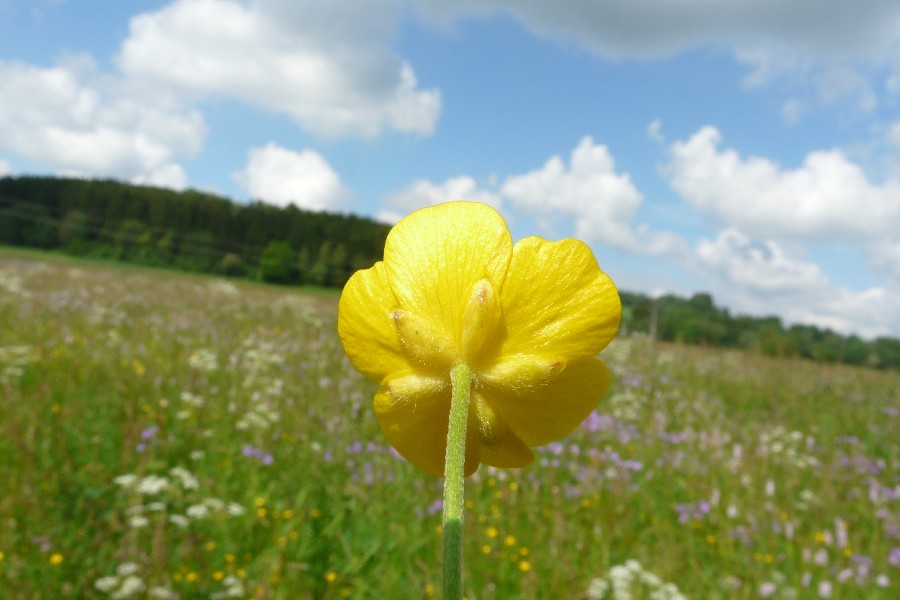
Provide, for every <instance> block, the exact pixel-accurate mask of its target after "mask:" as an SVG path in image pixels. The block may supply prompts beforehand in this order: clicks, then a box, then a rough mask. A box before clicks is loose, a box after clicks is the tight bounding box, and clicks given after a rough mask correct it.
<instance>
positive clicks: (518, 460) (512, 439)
mask: <svg viewBox="0 0 900 600" xmlns="http://www.w3.org/2000/svg"><path fill="white" fill-rule="evenodd" d="M481 462H483V463H484V464H486V465H491V466H492V467H500V468H502V469H519V468H522V467H527V466H528V465H530V464H531V463H533V462H534V452H532V451H531V448H529V447H528V446H526V445H525V442H523V441H522V440H520V439H519V436H517V435H516V434H514V433H513V432H512V431H507V432H506V435H505V436H504V437H503V439H502V440H501V441H500V443H498V444H495V445H493V446H488V445H485V444H482V446H481Z"/></svg>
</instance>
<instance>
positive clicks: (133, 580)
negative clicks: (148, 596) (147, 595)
mask: <svg viewBox="0 0 900 600" xmlns="http://www.w3.org/2000/svg"><path fill="white" fill-rule="evenodd" d="M144 587H145V586H144V580H143V579H141V578H140V577H138V576H137V575H129V576H128V577H126V578H125V579H123V580H122V583H121V585H120V586H119V589H118V590H116V591H115V593H113V595H112V596H111V597H112V598H113V600H120V599H122V598H130V597H132V596H134V595H136V594H140V593H141V592H143V591H144Z"/></svg>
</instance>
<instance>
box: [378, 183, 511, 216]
mask: <svg viewBox="0 0 900 600" xmlns="http://www.w3.org/2000/svg"><path fill="white" fill-rule="evenodd" d="M451 200H471V201H472V202H482V203H484V204H488V205H490V206H493V207H494V208H498V209H499V208H500V206H501V198H500V196H499V195H498V194H497V193H496V192H494V191H491V190H488V189H487V188H485V187H483V186H481V185H479V183H478V182H477V181H475V179H473V178H472V177H469V176H468V175H461V176H459V177H451V178H450V179H447V180H445V181H443V182H442V183H434V182H432V181H429V180H427V179H420V180H418V181H415V182H413V183H412V184H410V185H408V186H407V187H405V188H403V189H402V190H399V191H398V192H395V193H393V194H391V195H389V196H388V197H387V198H386V199H385V206H386V209H385V210H382V211H380V212H379V213H378V214H377V215H376V218H377V219H378V220H379V221H382V222H385V223H396V222H397V221H399V220H400V219H401V217H403V215H405V214H406V213H409V212H411V211H413V210H416V209H418V208H423V207H425V206H433V205H435V204H440V203H441V202H448V201H451Z"/></svg>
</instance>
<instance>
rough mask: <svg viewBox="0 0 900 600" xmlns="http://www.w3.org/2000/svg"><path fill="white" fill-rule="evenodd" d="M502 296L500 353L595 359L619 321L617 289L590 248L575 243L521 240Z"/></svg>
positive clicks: (510, 266)
mask: <svg viewBox="0 0 900 600" xmlns="http://www.w3.org/2000/svg"><path fill="white" fill-rule="evenodd" d="M500 296H501V301H502V306H503V317H504V320H505V323H506V334H507V337H506V339H505V340H504V342H503V349H502V351H501V352H502V354H503V355H508V354H546V355H552V356H562V357H567V358H568V357H574V356H594V355H596V354H597V353H598V352H600V351H601V350H602V349H603V348H604V347H606V345H607V344H608V343H609V342H610V340H612V338H613V337H614V336H615V335H616V332H617V331H618V330H619V321H620V320H621V318H622V304H621V301H620V300H619V293H618V291H617V290H616V286H615V285H614V284H613V282H612V280H610V278H609V277H607V276H606V274H605V273H603V271H601V270H600V267H599V266H598V265H597V260H596V259H595V258H594V254H593V253H592V252H591V249H590V248H588V246H587V245H586V244H584V243H583V242H580V241H578V240H573V239H565V240H561V241H559V242H548V241H547V240H544V239H542V238H539V237H529V238H525V239H523V240H521V241H519V242H518V243H517V244H516V246H515V248H514V249H513V257H512V261H511V262H510V265H509V271H508V272H507V276H506V283H505V284H504V286H503V289H502V291H501V293H500Z"/></svg>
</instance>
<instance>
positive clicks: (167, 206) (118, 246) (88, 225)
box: [0, 176, 900, 369]
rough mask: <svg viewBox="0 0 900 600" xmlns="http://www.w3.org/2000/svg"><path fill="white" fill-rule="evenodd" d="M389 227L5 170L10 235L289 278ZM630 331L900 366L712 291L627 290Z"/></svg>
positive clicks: (870, 346)
mask: <svg viewBox="0 0 900 600" xmlns="http://www.w3.org/2000/svg"><path fill="white" fill-rule="evenodd" d="M389 229H390V228H389V226H388V225H385V224H383V223H378V222H375V221H373V220H371V219H368V218H364V217H359V216H354V215H348V214H336V213H327V212H313V211H308V210H303V209H300V208H297V207H296V206H294V205H290V206H288V207H278V206H272V205H269V204H265V203H262V202H251V203H249V204H241V203H237V202H234V201H232V200H230V199H228V198H224V197H221V196H216V195H214V194H210V193H207V192H201V191H197V190H186V191H180V192H179V191H173V190H169V189H163V188H156V187H151V186H143V185H133V184H128V183H123V182H120V181H115V180H109V179H105V180H91V179H74V178H61V177H41V176H19V177H3V178H0V244H5V245H9V246H22V247H29V248H37V249H43V250H50V251H56V252H62V253H66V254H70V255H76V256H84V257H89V258H94V259H102V260H115V261H122V262H128V263H134V264H140V265H146V266H152V267H162V268H174V269H179V270H186V271H194V272H202V273H216V274H219V275H224V276H227V277H240V278H251V279H258V280H260V281H264V282H269V283H274V284H281V285H315V286H322V287H332V288H340V287H342V286H343V285H344V283H346V281H347V279H348V278H349V277H350V275H352V274H353V273H354V272H355V271H356V270H358V269H362V268H366V267H369V266H371V265H372V264H373V263H374V262H375V261H377V260H380V259H381V255H382V251H383V248H384V241H385V238H386V237H387V233H388V231H389ZM620 292H621V297H622V304H623V330H624V331H626V332H628V333H643V334H647V335H649V336H651V337H653V338H655V339H661V340H667V341H677V342H682V343H687V344H703V345H710V346H723V347H729V348H741V349H748V350H753V351H757V352H760V353H762V354H766V355H769V356H799V357H803V358H808V359H811V360H815V361H821V362H840V363H847V364H854V365H864V366H869V367H874V368H880V369H884V368H891V369H900V340H898V339H895V338H890V337H879V338H876V339H873V340H866V339H863V338H861V337H859V336H856V335H850V336H845V335H841V334H839V333H837V332H835V331H832V330H829V329H821V328H819V327H816V326H812V325H799V324H794V325H790V326H786V325H785V324H784V323H782V321H781V320H780V319H779V318H777V317H774V316H770V317H754V316H747V315H732V314H731V313H730V312H729V311H728V309H726V308H720V307H717V306H716V305H715V303H714V301H713V298H712V297H711V296H710V295H709V294H707V293H697V294H694V295H693V296H692V297H691V298H681V297H678V296H674V295H666V296H663V297H661V298H656V299H654V298H651V297H649V296H646V295H644V294H639V293H631V292H626V291H620Z"/></svg>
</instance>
